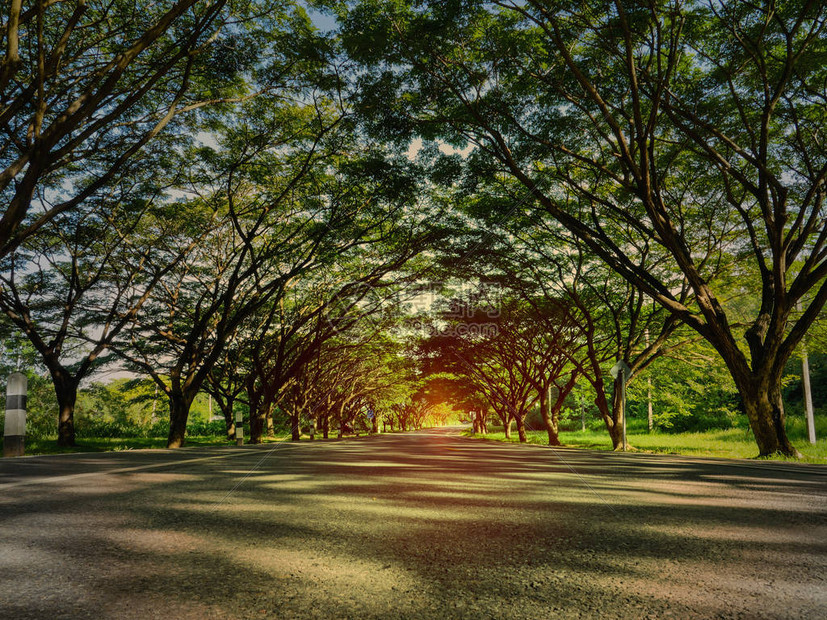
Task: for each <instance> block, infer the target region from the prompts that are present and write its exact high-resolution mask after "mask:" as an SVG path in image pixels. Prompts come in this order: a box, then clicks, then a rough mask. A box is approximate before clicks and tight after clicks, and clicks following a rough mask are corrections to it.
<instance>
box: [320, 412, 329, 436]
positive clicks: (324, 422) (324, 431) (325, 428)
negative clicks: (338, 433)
mask: <svg viewBox="0 0 827 620" xmlns="http://www.w3.org/2000/svg"><path fill="white" fill-rule="evenodd" d="M329 435H330V412H329V411H326V412H325V413H324V416H323V417H322V437H324V438H325V439H327V438H328V436H329Z"/></svg>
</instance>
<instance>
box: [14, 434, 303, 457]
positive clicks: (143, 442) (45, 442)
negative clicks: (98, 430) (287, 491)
mask: <svg viewBox="0 0 827 620" xmlns="http://www.w3.org/2000/svg"><path fill="white" fill-rule="evenodd" d="M285 437H286V435H279V436H276V437H274V438H269V437H265V438H264V440H263V442H264V443H269V442H273V441H281V440H283V439H284V438H285ZM76 443H77V445H75V446H73V447H71V448H61V447H59V446H58V445H57V438H56V437H48V438H45V439H26V454H27V455H33V454H65V453H78V452H114V451H118V450H145V449H150V448H156V449H157V448H166V447H167V438H166V437H81V438H78V439H77V441H76ZM234 444H235V441H234V440H233V441H229V440H227V439H226V438H224V437H216V436H192V437H190V436H188V437H187V441H186V443H185V444H184V446H185V447H192V446H229V445H234Z"/></svg>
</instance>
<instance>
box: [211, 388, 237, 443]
mask: <svg viewBox="0 0 827 620" xmlns="http://www.w3.org/2000/svg"><path fill="white" fill-rule="evenodd" d="M216 401H218V406H219V407H220V408H221V415H223V416H224V426H225V427H226V429H227V439H235V418H234V416H233V409H234V408H235V399H234V398H227V399H226V400H224V399H223V398H217V399H216Z"/></svg>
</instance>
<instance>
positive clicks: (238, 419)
mask: <svg viewBox="0 0 827 620" xmlns="http://www.w3.org/2000/svg"><path fill="white" fill-rule="evenodd" d="M235 445H237V446H243V445H244V415H243V414H242V413H241V412H240V411H236V412H235Z"/></svg>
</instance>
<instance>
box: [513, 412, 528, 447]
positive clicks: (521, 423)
mask: <svg viewBox="0 0 827 620" xmlns="http://www.w3.org/2000/svg"><path fill="white" fill-rule="evenodd" d="M514 420H515V421H516V422H517V437H519V438H520V443H526V442H527V441H528V437H527V436H526V433H525V416H522V415H515V416H514Z"/></svg>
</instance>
